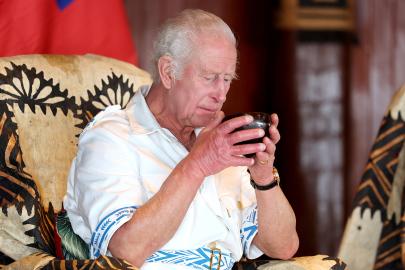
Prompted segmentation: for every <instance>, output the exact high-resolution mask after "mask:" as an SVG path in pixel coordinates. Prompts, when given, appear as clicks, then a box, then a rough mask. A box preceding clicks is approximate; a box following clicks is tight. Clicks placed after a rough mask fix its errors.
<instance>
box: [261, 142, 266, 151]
mask: <svg viewBox="0 0 405 270" xmlns="http://www.w3.org/2000/svg"><path fill="white" fill-rule="evenodd" d="M260 150H261V151H264V150H266V145H265V144H264V143H260Z"/></svg>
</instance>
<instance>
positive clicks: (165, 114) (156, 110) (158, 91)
mask: <svg viewBox="0 0 405 270" xmlns="http://www.w3.org/2000/svg"><path fill="white" fill-rule="evenodd" d="M165 91H166V90H165V89H164V88H163V87H159V85H158V86H153V85H152V87H151V89H150V90H149V93H148V95H147V96H146V97H145V99H146V104H147V105H148V107H149V110H150V111H151V112H152V114H153V115H154V117H155V118H156V120H157V122H158V123H159V125H160V126H161V127H162V128H166V129H168V130H170V132H171V133H172V134H173V135H174V136H175V137H176V138H177V139H178V140H179V141H180V142H181V143H182V144H183V145H184V147H186V148H187V150H190V149H191V147H192V146H193V144H194V142H195V139H196V135H195V132H194V128H193V127H191V126H182V125H181V124H180V123H179V121H178V120H177V119H176V118H175V117H174V113H173V112H171V111H170V109H169V108H167V107H166V106H165V103H164V100H165V96H164V95H165ZM171 116H172V117H171Z"/></svg>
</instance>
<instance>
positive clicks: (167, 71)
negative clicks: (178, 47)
mask: <svg viewBox="0 0 405 270" xmlns="http://www.w3.org/2000/svg"><path fill="white" fill-rule="evenodd" d="M172 61H173V59H172V58H171V57H170V56H168V55H164V56H162V57H160V58H159V60H158V71H159V76H160V81H161V82H162V84H163V86H164V87H165V88H166V89H170V88H171V87H172V85H173V84H174V76H173V70H172Z"/></svg>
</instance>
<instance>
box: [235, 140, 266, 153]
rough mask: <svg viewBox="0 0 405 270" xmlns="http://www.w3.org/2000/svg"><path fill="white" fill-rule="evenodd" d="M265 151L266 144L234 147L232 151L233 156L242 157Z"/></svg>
mask: <svg viewBox="0 0 405 270" xmlns="http://www.w3.org/2000/svg"><path fill="white" fill-rule="evenodd" d="M265 150H266V145H265V144H264V143H252V144H243V145H242V144H241V145H234V146H233V147H232V149H231V155H233V156H235V155H236V156H240V155H247V154H254V153H257V152H263V151H265Z"/></svg>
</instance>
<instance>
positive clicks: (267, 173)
mask: <svg viewBox="0 0 405 270" xmlns="http://www.w3.org/2000/svg"><path fill="white" fill-rule="evenodd" d="M271 118H272V125H271V127H270V138H264V139H263V142H264V144H265V145H266V150H265V151H263V152H259V153H256V158H255V164H254V165H253V166H251V167H250V168H249V170H250V173H251V177H252V179H253V181H255V183H256V184H258V185H267V184H269V183H271V182H272V181H273V163H274V159H275V150H276V143H277V142H278V141H279V140H280V134H279V132H278V130H277V125H278V117H277V115H275V114H273V115H272V116H271ZM255 193H256V200H257V212H258V232H257V234H256V236H255V237H254V239H253V244H255V245H256V246H257V247H258V248H259V249H260V250H261V251H263V252H264V253H265V254H266V255H267V256H269V257H272V258H279V259H289V258H291V257H292V256H293V255H294V254H295V253H296V252H297V249H298V246H299V239H298V235H297V232H296V220H295V214H294V211H293V209H292V208H291V205H290V203H289V202H288V200H287V198H286V197H285V196H284V193H283V191H282V190H281V188H280V187H279V186H276V187H274V188H272V189H269V190H256V191H255Z"/></svg>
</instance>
